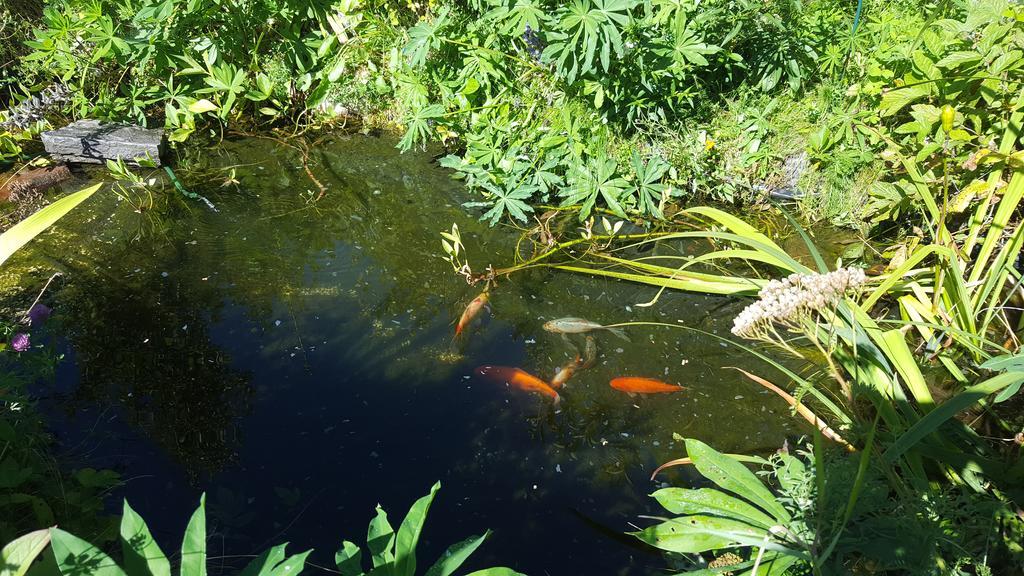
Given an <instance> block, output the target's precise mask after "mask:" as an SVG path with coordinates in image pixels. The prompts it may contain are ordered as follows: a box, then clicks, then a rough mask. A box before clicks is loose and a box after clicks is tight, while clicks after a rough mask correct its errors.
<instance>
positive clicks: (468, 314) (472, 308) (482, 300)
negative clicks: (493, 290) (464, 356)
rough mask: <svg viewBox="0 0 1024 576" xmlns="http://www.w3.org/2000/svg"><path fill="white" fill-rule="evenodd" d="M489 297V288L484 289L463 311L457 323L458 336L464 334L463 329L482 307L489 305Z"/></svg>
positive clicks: (456, 331) (456, 335) (456, 333)
mask: <svg viewBox="0 0 1024 576" xmlns="http://www.w3.org/2000/svg"><path fill="white" fill-rule="evenodd" d="M488 298H489V297H488V295H487V290H484V291H483V292H481V293H480V295H479V296H477V297H476V298H473V301H472V302H470V303H469V305H468V306H466V309H465V310H463V311H462V316H461V317H460V318H459V323H458V324H456V325H455V337H456V338H458V337H459V335H460V334H462V331H463V330H465V328H466V326H467V325H469V323H470V322H472V321H473V318H476V315H477V314H479V313H480V309H481V308H483V307H484V306H487V300H488Z"/></svg>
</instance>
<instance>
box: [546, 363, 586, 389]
mask: <svg viewBox="0 0 1024 576" xmlns="http://www.w3.org/2000/svg"><path fill="white" fill-rule="evenodd" d="M582 364H583V359H582V358H580V357H579V356H577V357H576V359H575V360H573V361H571V362H569V363H568V364H566V365H565V366H562V367H561V368H560V369H559V370H558V372H557V373H556V374H555V377H554V378H552V379H551V387H552V388H561V387H562V386H564V385H565V383H566V382H568V381H569V378H572V375H573V374H575V373H576V370H577V369H579V367H580V366H581V365H582Z"/></svg>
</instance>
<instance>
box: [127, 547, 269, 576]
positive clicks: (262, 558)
mask: <svg viewBox="0 0 1024 576" xmlns="http://www.w3.org/2000/svg"><path fill="white" fill-rule="evenodd" d="M286 545H287V544H278V545H277V546H274V547H273V548H268V549H266V550H264V551H263V553H262V554H260V555H259V556H257V557H256V558H253V560H252V562H249V564H248V565H247V566H246V567H245V569H244V570H242V573H241V574H240V575H239V576H266V575H267V574H269V573H270V571H271V570H273V567H274V566H276V565H278V564H279V563H280V562H281V560H284V549H285V546H286ZM132 576H134V574H133V575H132Z"/></svg>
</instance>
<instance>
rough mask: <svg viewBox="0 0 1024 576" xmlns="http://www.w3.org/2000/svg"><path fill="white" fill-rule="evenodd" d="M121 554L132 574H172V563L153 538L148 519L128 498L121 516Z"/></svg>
mask: <svg viewBox="0 0 1024 576" xmlns="http://www.w3.org/2000/svg"><path fill="white" fill-rule="evenodd" d="M121 555H122V558H123V561H124V568H125V570H126V571H127V572H128V573H129V574H131V575H132V576H145V575H148V576H171V563H170V562H168V561H167V557H166V556H164V553H163V551H162V550H160V546H158V545H157V543H156V541H155V540H153V535H152V534H151V533H150V532H149V527H148V526H146V521H145V520H143V519H142V517H141V516H139V515H138V513H136V512H135V510H132V507H131V506H129V505H128V501H127V500H125V501H124V511H123V513H122V516H121Z"/></svg>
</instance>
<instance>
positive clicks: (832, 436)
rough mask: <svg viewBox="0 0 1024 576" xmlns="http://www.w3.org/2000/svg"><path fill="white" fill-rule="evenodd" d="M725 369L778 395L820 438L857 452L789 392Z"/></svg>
mask: <svg viewBox="0 0 1024 576" xmlns="http://www.w3.org/2000/svg"><path fill="white" fill-rule="evenodd" d="M726 368H730V369H732V370H738V371H740V372H742V373H743V375H744V376H746V377H747V378H750V379H751V380H753V381H754V382H757V383H758V384H760V385H761V386H764V387H765V388H767V389H769V390H771V391H772V392H775V393H776V394H778V395H779V396H780V397H782V399H783V400H785V401H786V403H787V404H789V405H790V406H792V407H793V408H795V409H796V411H797V413H798V414H800V416H803V418H804V420H807V421H808V422H810V423H811V425H813V426H815V427H816V428H817V429H818V430H820V431H821V434H822V436H824V437H825V438H828V439H829V440H832V441H833V442H836V443H839V444H842V445H843V446H844V447H845V448H846V449H847V450H848V451H850V452H856V451H857V449H856V448H854V447H853V445H852V444H850V443H849V442H847V441H846V440H845V439H844V438H843V437H842V436H840V435H839V433H838V432H836V431H835V430H833V429H832V428H830V427H829V425H828V424H825V423H824V422H823V421H822V420H821V419H820V418H818V416H817V415H816V414H815V413H814V412H812V411H811V409H810V408H808V407H807V406H805V405H804V404H803V403H802V402H800V401H799V400H797V399H796V398H794V397H793V396H792V395H791V394H790V393H789V392H786V391H785V390H783V389H782V388H779V387H778V386H776V385H775V384H772V383H771V382H769V381H767V380H765V379H764V378H761V377H760V376H757V375H754V374H751V373H750V372H747V371H746V370H744V369H742V368H737V367H735V366H726Z"/></svg>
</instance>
